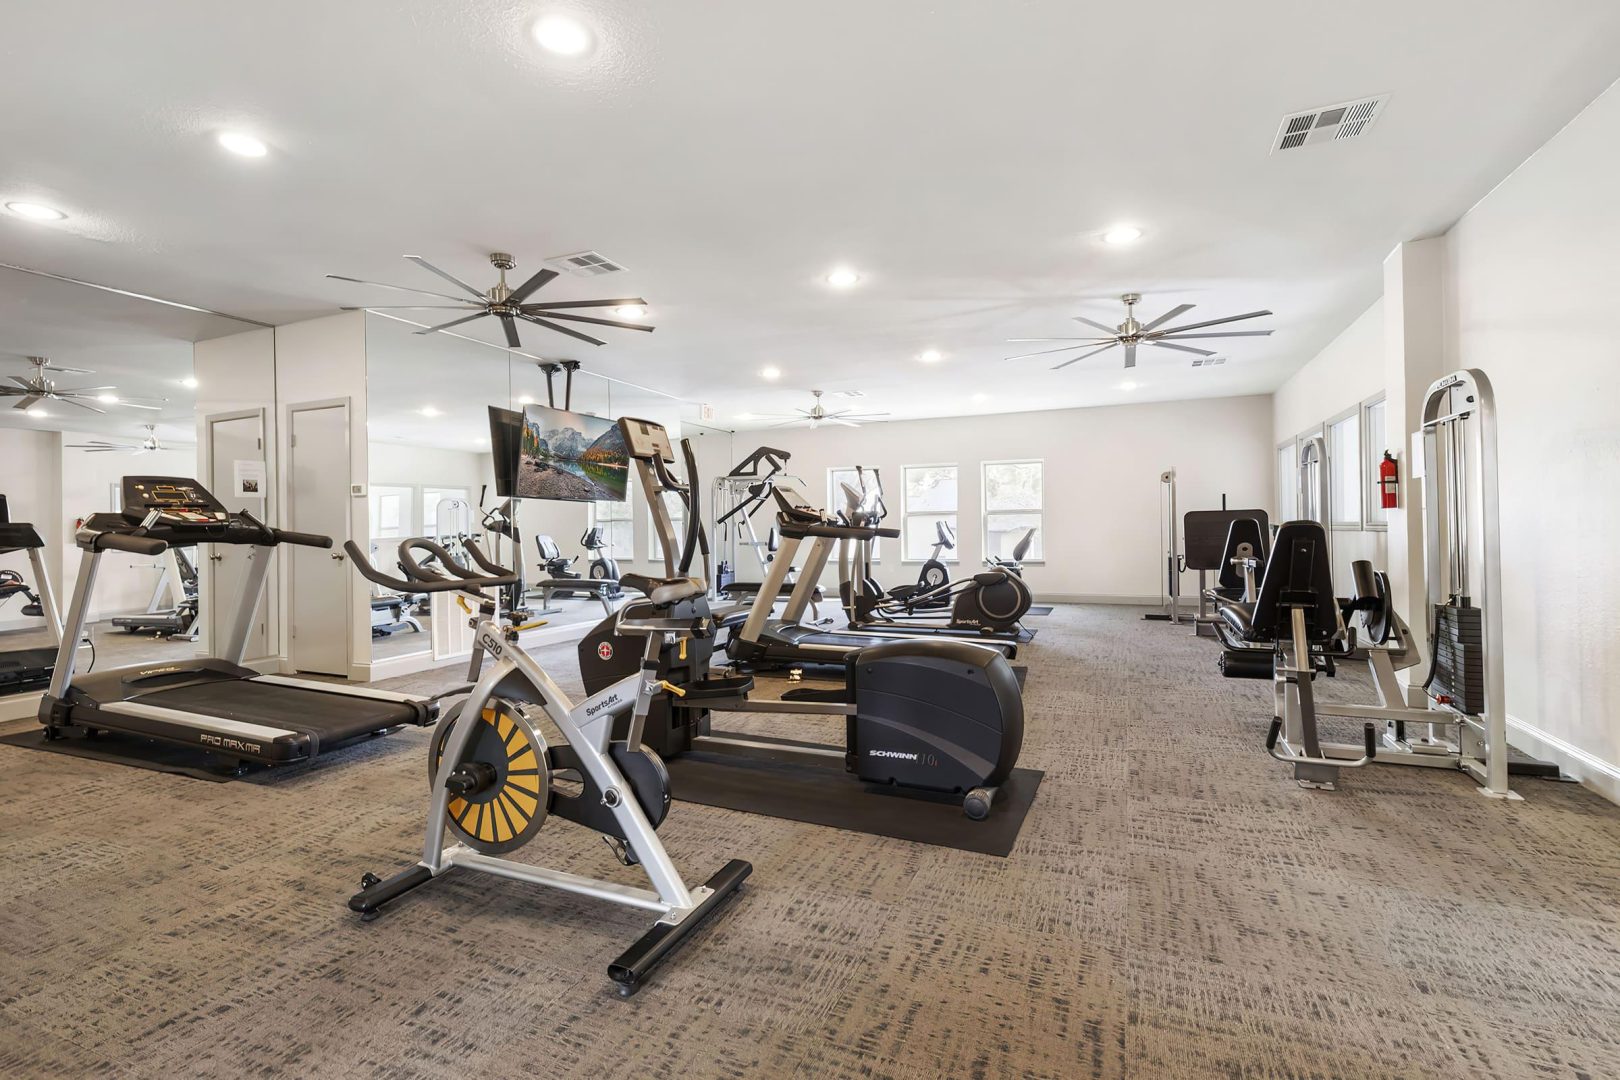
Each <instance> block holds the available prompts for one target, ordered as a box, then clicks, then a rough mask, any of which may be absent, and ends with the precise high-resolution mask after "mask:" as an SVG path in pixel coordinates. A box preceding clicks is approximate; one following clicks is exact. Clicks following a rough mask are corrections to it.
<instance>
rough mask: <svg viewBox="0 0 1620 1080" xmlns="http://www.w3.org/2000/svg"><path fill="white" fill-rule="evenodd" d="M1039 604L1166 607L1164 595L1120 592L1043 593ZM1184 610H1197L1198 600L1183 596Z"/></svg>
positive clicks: (1182, 607) (1182, 608)
mask: <svg viewBox="0 0 1620 1080" xmlns="http://www.w3.org/2000/svg"><path fill="white" fill-rule="evenodd" d="M1035 602H1036V603H1037V604H1114V605H1118V606H1119V607H1150V608H1162V607H1164V597H1162V596H1131V595H1121V594H1118V593H1050V594H1048V593H1043V594H1041V595H1040V596H1037V597H1035ZM1179 606H1180V608H1181V610H1182V611H1197V610H1198V604H1197V602H1196V601H1193V602H1189V601H1188V600H1187V598H1186V597H1182V598H1181V603H1180V605H1179Z"/></svg>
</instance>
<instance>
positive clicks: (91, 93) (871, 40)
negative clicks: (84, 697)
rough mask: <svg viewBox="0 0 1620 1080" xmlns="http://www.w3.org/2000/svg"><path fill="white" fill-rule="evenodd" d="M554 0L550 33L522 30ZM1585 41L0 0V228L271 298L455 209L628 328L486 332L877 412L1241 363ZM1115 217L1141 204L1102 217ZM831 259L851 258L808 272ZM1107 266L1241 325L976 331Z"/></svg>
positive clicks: (733, 410)
mask: <svg viewBox="0 0 1620 1080" xmlns="http://www.w3.org/2000/svg"><path fill="white" fill-rule="evenodd" d="M558 6H563V7H566V8H567V9H568V10H570V11H572V12H574V13H575V14H577V15H578V16H580V17H581V18H582V19H583V20H584V21H586V22H587V23H588V24H590V25H591V26H592V27H593V28H594V29H595V31H596V32H597V34H598V37H599V39H600V45H599V47H598V48H597V50H596V51H595V52H594V53H593V54H592V55H590V56H589V57H586V58H579V59H563V58H558V57H554V56H550V55H547V54H544V53H542V52H541V51H540V50H539V49H538V48H537V47H536V46H535V45H534V43H533V42H532V39H531V38H530V37H529V35H528V30H529V27H530V25H531V24H532V23H533V21H534V19H535V17H536V16H537V15H538V14H539V13H540V12H542V11H545V10H552V9H554V8H556V7H558ZM1617 57H1620V4H1615V3H1614V2H1613V0H1543V2H1540V3H1537V4H1524V3H1519V2H1516V0H1424V2H1423V3H1419V4H1414V3H1411V2H1410V0H1401V2H1397V0H1365V2H1363V3H1360V4H1356V5H1354V6H1353V7H1348V8H1347V7H1342V6H1335V7H1329V6H1317V5H1301V4H1299V3H1298V2H1297V0H1233V2H1230V3H1225V4H1210V3H1207V2H1203V0H1196V2H1195V0H1160V2H1157V3H1147V4H1126V5H1097V4H1078V3H1074V2H1073V0H1050V2H1046V0H1025V2H1019V3H1012V2H1004V3H989V2H982V0H981V2H970V0H956V2H941V0H884V2H883V3H872V2H871V0H860V2H857V0H824V2H822V3H817V4H786V3H779V2H766V0H666V2H664V3H660V4H656V5H655V4H645V3H635V2H632V0H565V2H564V3H562V4H560V5H551V4H547V3H545V2H544V0H540V2H535V3H530V2H517V0H463V2H460V3H454V4H451V3H444V2H443V0H410V2H400V0H387V2H384V0H344V2H343V3H336V4H335V3H331V2H329V0H328V2H320V3H316V2H313V0H282V2H280V3H276V4H271V5H259V6H255V7H244V6H242V5H233V4H212V5H199V4H195V3H189V2H180V0H149V2H146V3H140V4H122V5H108V4H100V3H93V2H91V0H76V2H74V0H68V2H58V3H55V4H15V5H11V8H10V10H9V11H8V13H7V17H6V31H5V35H4V38H3V40H0V79H3V80H4V82H5V84H6V90H7V95H6V96H7V100H8V101H10V102H12V103H13V104H12V105H11V106H9V107H8V108H7V109H6V110H5V128H6V130H5V138H4V153H3V155H0V201H6V200H10V199H28V200H32V201H39V202H45V203H48V204H51V205H55V206H58V207H60V208H62V209H63V210H66V211H67V212H68V213H69V214H70V215H71V217H70V218H69V219H68V220H67V221H65V222H61V223H56V224H46V225H41V224H35V223H31V222H25V221H21V220H18V219H15V218H12V217H9V216H6V215H3V214H0V259H3V261H8V262H14V263H21V264H24V265H29V266H35V267H39V268H42V269H46V270H50V271H53V272H56V273H63V274H70V275H73V276H79V277H85V278H90V279H93V280H97V281H102V282H106V283H108V284H113V285H118V286H122V287H125V288H130V289H137V290H140V291H143V292H148V293H155V294H158V295H163V296H169V297H173V298H175V299H180V300H184V301H187V302H189V303H193V304H197V305H199V306H203V307H208V308H213V309H216V310H221V311H227V312H231V313H234V314H240V315H245V316H249V317H252V318H256V319H261V320H265V321H269V322H278V323H279V322H285V321H288V320H292V319H297V318H301V317H306V316H311V315H317V314H321V313H325V312H329V311H331V310H333V309H334V308H335V307H336V306H338V305H342V304H355V303H378V304H382V303H394V302H398V299H399V298H400V297H401V296H402V294H397V293H395V294H390V293H386V292H384V291H382V290H370V289H367V288H365V287H363V286H357V285H349V284H345V283H341V282H333V281H327V280H324V279H323V277H322V275H323V274H325V273H340V274H348V275H352V276H356V277H363V278H373V279H380V280H383V281H390V282H395V283H399V284H405V285H411V284H416V285H420V286H422V287H423V288H428V289H434V288H437V287H440V286H442V284H443V283H441V282H439V281H438V279H436V278H433V277H431V276H430V275H428V274H426V273H425V272H424V271H421V270H419V269H417V268H415V267H413V266H410V265H409V264H407V263H405V262H404V261H403V260H402V259H400V256H401V255H403V254H407V253H410V254H420V255H423V256H425V257H427V258H429V259H431V260H433V261H435V262H437V263H439V264H440V265H442V266H444V267H445V268H447V269H449V270H451V271H452V272H454V273H457V274H459V275H461V276H463V277H467V278H470V279H471V280H473V282H474V283H475V284H478V285H480V286H483V285H486V284H488V283H489V280H490V279H491V278H492V274H491V273H490V271H489V268H488V266H487V263H486V262H485V261H484V259H485V254H486V253H487V252H489V251H491V250H497V249H498V250H504V251H510V252H512V253H514V254H515V255H516V256H517V258H518V260H519V275H520V276H521V275H522V274H523V272H524V271H530V272H532V271H533V270H534V269H537V268H538V266H539V263H540V260H541V259H543V258H545V257H549V256H553V255H558V254H563V253H567V252H573V251H578V250H582V249H587V248H594V249H597V250H599V251H601V252H603V253H604V254H606V255H607V256H609V257H610V258H613V259H617V260H620V261H622V262H623V263H624V264H625V265H627V266H628V267H629V268H630V271H629V272H628V273H626V274H624V275H622V276H617V277H609V278H606V279H600V280H596V281H580V280H576V279H565V280H559V281H558V282H556V283H554V284H553V285H552V286H551V287H549V288H548V289H547V290H546V292H545V293H544V294H542V295H541V296H539V297H537V298H536V299H567V298H579V297H589V296H601V295H620V294H624V293H638V294H641V295H644V296H645V297H647V299H648V300H649V301H651V305H652V307H651V310H652V316H653V321H655V322H656V324H657V325H658V331H657V333H655V334H653V335H650V336H646V335H640V334H632V333H629V332H613V331H609V332H608V333H607V334H604V335H603V336H609V335H611V340H610V342H609V344H608V345H607V346H605V347H602V348H600V349H593V348H591V347H590V346H587V345H582V344H577V343H574V342H572V341H569V340H567V339H562V338H558V337H555V336H548V335H546V334H545V332H544V331H541V330H539V329H538V328H535V329H533V330H532V331H525V343H526V344H528V345H530V346H533V347H535V348H537V349H542V350H545V351H546V352H547V354H548V355H555V356H558V357H577V358H580V359H583V360H586V361H587V362H588V363H589V364H590V365H591V366H592V367H593V368H594V369H596V370H599V371H602V372H604V373H607V374H610V375H614V376H618V377H621V378H625V379H629V380H631V381H634V382H638V383H641V384H644V385H648V386H652V387H656V388H658V389H660V390H664V391H668V392H670V393H674V394H678V395H682V396H685V397H689V398H693V399H697V400H703V401H710V402H713V403H715V404H716V405H717V406H718V408H719V412H720V415H721V417H722V418H723V419H724V418H727V417H735V416H736V415H737V414H738V413H740V412H745V411H747V412H777V411H781V410H782V409H784V408H786V407H788V406H791V405H799V404H804V403H807V402H808V393H807V391H808V390H809V389H811V388H822V389H827V390H842V389H846V388H856V389H860V390H863V391H865V392H866V397H865V399H864V400H863V401H862V402H861V403H860V404H861V405H862V407H863V408H868V409H881V410H887V411H889V412H891V413H893V414H894V415H896V416H928V415H954V414H963V413H974V412H988V411H1005V410H1016V409H1029V408H1042V407H1052V406H1058V405H1078V404H1091V403H1097V402H1103V401H1114V400H1124V399H1155V398H1169V397H1188V396H1200V395H1223V394H1237V393H1249V392H1257V391H1262V392H1263V391H1267V390H1270V389H1272V388H1273V387H1275V386H1276V385H1277V384H1278V382H1279V381H1280V380H1281V379H1282V378H1283V377H1284V376H1285V375H1286V373H1287V372H1289V371H1291V370H1292V369H1294V368H1295V367H1297V366H1298V365H1299V364H1300V363H1301V362H1303V361H1304V360H1305V359H1307V358H1308V357H1309V356H1310V355H1312V354H1313V353H1314V352H1315V351H1316V350H1317V349H1318V348H1319V347H1320V346H1321V345H1322V344H1324V343H1325V342H1326V341H1327V340H1328V339H1330V338H1331V337H1332V336H1333V335H1334V334H1335V333H1337V332H1338V331H1339V330H1340V329H1342V328H1343V327H1344V326H1345V325H1346V324H1347V323H1348V322H1349V321H1350V319H1351V318H1352V317H1353V316H1354V315H1355V314H1357V313H1358V312H1359V311H1360V310H1361V309H1363V308H1364V307H1365V306H1366V304H1367V303H1369V302H1370V301H1371V300H1372V299H1373V298H1374V297H1375V296H1376V294H1377V291H1378V287H1379V281H1378V264H1379V261H1380V260H1381V259H1382V257H1383V256H1384V255H1385V254H1386V253H1387V252H1388V250H1389V249H1390V248H1391V247H1392V246H1393V245H1394V244H1396V243H1398V242H1399V241H1401V240H1404V239H1409V238H1413V237H1418V236H1424V235H1431V234H1434V233H1437V232H1439V231H1442V230H1444V229H1445V228H1446V227H1447V226H1448V225H1449V224H1450V223H1451V222H1452V221H1454V220H1455V219H1456V218H1457V217H1458V216H1459V215H1460V214H1461V213H1462V212H1464V211H1465V210H1466V209H1467V208H1468V207H1469V206H1470V205H1471V204H1472V203H1473V202H1474V201H1476V200H1477V199H1478V198H1479V197H1480V196H1481V195H1483V194H1484V193H1485V192H1486V191H1487V190H1488V189H1489V188H1490V187H1491V186H1492V185H1493V184H1494V183H1496V182H1497V181H1499V180H1500V179H1501V178H1502V177H1503V176H1504V175H1506V174H1507V173H1508V172H1509V171H1510V170H1511V169H1512V168H1513V167H1514V166H1515V165H1516V164H1517V163H1518V162H1520V161H1521V160H1523V159H1524V158H1525V157H1526V156H1527V155H1528V154H1529V153H1531V152H1532V151H1533V150H1534V149H1535V148H1536V147H1537V146H1539V145H1540V144H1541V143H1542V142H1543V141H1545V140H1546V139H1547V138H1548V137H1549V136H1550V135H1551V134H1552V133H1553V132H1554V131H1555V130H1557V128H1558V127H1559V126H1561V125H1562V124H1563V123H1565V122H1567V121H1568V120H1569V119H1570V118H1571V117H1572V116H1573V115H1574V114H1575V113H1576V112H1577V111H1578V110H1579V109H1580V108H1581V107H1582V106H1583V105H1585V104H1586V103H1587V102H1588V101H1590V100H1591V99H1592V98H1593V97H1595V96H1596V95H1597V94H1598V93H1599V92H1600V91H1601V90H1602V89H1603V87H1605V86H1606V85H1607V84H1608V83H1610V82H1611V81H1612V80H1613V79H1614V78H1615V77H1616V76H1617V75H1620V59H1617ZM1376 93H1387V94H1389V95H1390V98H1389V103H1388V105H1387V107H1386V110H1385V113H1384V115H1383V116H1382V118H1381V119H1380V120H1379V122H1378V123H1377V125H1376V126H1375V127H1374V128H1372V129H1371V131H1370V132H1369V133H1368V134H1367V135H1366V136H1364V137H1362V138H1359V139H1357V140H1355V141H1353V142H1348V143H1344V144H1335V145H1329V146H1326V147H1322V148H1313V149H1308V150H1302V151H1297V152H1293V153H1288V154H1283V155H1279V156H1271V155H1269V154H1268V149H1269V145H1270V140H1271V138H1272V136H1273V134H1274V132H1275V130H1276V126H1277V123H1278V121H1279V120H1280V118H1281V117H1282V116H1283V115H1284V114H1285V113H1287V112H1290V111H1295V110H1300V109H1305V108H1309V107H1311V106H1314V105H1321V104H1326V103H1330V102H1336V101H1342V100H1345V99H1348V98H1352V97H1356V96H1360V95H1368V94H1376ZM225 128H237V129H246V130H250V131H252V132H255V133H257V134H258V135H260V136H261V137H262V138H264V139H265V140H266V141H267V142H268V143H269V144H270V146H271V153H270V155H269V156H268V157H266V158H264V159H260V160H245V159H240V158H236V157H232V156H230V155H227V154H225V153H223V152H222V151H220V150H219V149H218V148H217V147H216V146H215V145H214V142H213V136H214V135H215V134H216V133H217V132H218V131H219V130H221V129H225ZM1116 222H1131V223H1134V224H1137V225H1139V226H1140V227H1142V228H1143V229H1144V230H1145V231H1146V235H1145V237H1144V239H1143V240H1142V241H1141V242H1140V243H1139V244H1137V245H1135V246H1134V247H1132V248H1129V249H1111V248H1105V247H1103V246H1102V245H1101V244H1099V243H1098V242H1097V241H1096V239H1095V236H1096V234H1097V233H1099V232H1100V231H1101V230H1102V229H1104V228H1105V227H1107V226H1109V225H1112V224H1114V223H1116ZM836 264H848V265H851V266H854V267H856V268H858V269H859V270H860V271H861V272H862V273H863V274H864V275H865V280H864V281H863V283H862V284H861V285H860V286H859V287H858V288H856V289H854V290H851V291H849V292H843V293H840V292H835V291H833V290H831V289H829V288H828V287H827V286H826V285H825V284H824V282H823V281H822V280H821V279H822V276H823V275H824V274H825V273H826V271H827V270H828V269H830V268H831V267H832V266H834V265H836ZM1126 290H1136V291H1141V292H1143V293H1145V294H1146V296H1147V299H1146V300H1145V301H1144V303H1143V305H1142V307H1143V311H1144V313H1145V314H1148V315H1152V314H1155V313H1157V312H1159V311H1162V310H1164V309H1166V308H1168V307H1170V306H1172V305H1174V304H1176V303H1183V302H1185V303H1195V304H1197V305H1198V308H1197V310H1196V312H1195V313H1194V314H1193V316H1192V317H1203V318H1209V317H1214V316H1218V315H1223V314H1230V313H1235V312H1239V311H1247V310H1251V309H1254V308H1260V307H1269V308H1271V309H1273V310H1274V311H1275V312H1276V313H1277V314H1276V317H1275V318H1274V319H1272V320H1269V323H1268V325H1270V326H1273V327H1275V328H1276V330H1277V333H1276V334H1275V336H1274V337H1272V338H1269V339H1249V340H1247V341H1240V342H1239V343H1238V344H1234V345H1233V346H1232V347H1231V349H1230V351H1229V352H1228V353H1227V355H1228V356H1230V361H1229V362H1228V363H1227V364H1226V365H1224V366H1222V367H1217V368H1214V369H1211V370H1207V371H1205V370H1192V369H1190V368H1189V367H1188V366H1187V364H1186V362H1185V360H1184V359H1182V358H1180V357H1175V356H1174V354H1170V353H1163V354H1162V357H1152V358H1148V357H1144V358H1143V364H1142V367H1141V368H1140V369H1139V370H1138V373H1136V374H1135V375H1134V376H1132V377H1133V378H1134V379H1135V380H1136V381H1137V382H1139V383H1141V384H1142V385H1141V387H1140V389H1138V390H1137V391H1136V392H1135V393H1134V394H1133V395H1127V394H1126V393H1124V392H1122V391H1120V390H1118V389H1117V388H1116V386H1117V384H1118V382H1119V381H1120V380H1121V379H1122V378H1123V377H1124V376H1122V374H1121V372H1120V370H1119V368H1118V364H1119V361H1118V359H1117V356H1118V354H1117V352H1116V353H1114V354H1111V355H1105V356H1104V357H1102V358H1099V359H1098V360H1096V361H1088V362H1085V363H1083V364H1080V365H1076V366H1075V367H1073V368H1070V369H1068V370H1066V371H1064V372H1058V373H1052V372H1049V371H1048V370H1047V368H1048V367H1049V364H1048V363H1045V362H1043V360H1042V359H1039V358H1038V359H1034V360H1025V361H1017V362H1012V363H1007V362H1004V361H1003V360H1002V359H1001V358H1002V357H1004V356H1009V355H1012V354H1013V353H1014V352H1018V351H1025V350H1024V349H1020V348H1016V347H1011V346H1007V345H1004V344H1002V339H1004V338H1008V337H1041V336H1058V335H1063V334H1069V333H1075V332H1076V331H1075V330H1074V327H1075V326H1076V324H1074V323H1072V322H1070V321H1069V318H1070V316H1073V315H1077V314H1086V315H1089V316H1091V317H1093V318H1098V319H1101V320H1102V321H1105V322H1110V323H1112V322H1116V321H1117V320H1118V307H1117V303H1116V302H1114V301H1113V300H1111V299H1110V298H1111V297H1115V296H1117V295H1118V294H1119V293H1120V292H1123V291H1126ZM473 332H474V333H476V334H479V335H492V328H490V327H488V326H487V325H481V326H480V327H479V328H477V329H474V330H473ZM6 347H7V348H9V347H10V346H6ZM30 347H35V346H30ZM37 347H42V348H46V349H47V350H50V349H54V348H55V346H54V345H53V344H52V343H51V342H49V341H47V342H44V343H42V344H41V345H40V346H37ZM928 348H937V349H940V350H942V351H943V352H945V353H946V354H947V360H946V361H945V362H944V363H942V364H940V365H937V366H933V367H927V366H924V365H921V364H918V363H917V362H916V361H915V359H914V357H915V356H916V354H918V353H919V352H921V351H923V350H924V349H928ZM1157 351H1158V350H1144V352H1157ZM768 364H769V365H774V366H776V367H779V368H781V369H782V371H783V373H784V374H783V377H782V378H781V380H780V382H779V383H777V384H775V385H767V384H765V383H763V382H762V381H761V380H760V379H759V378H758V376H757V372H758V370H759V369H760V368H762V367H764V366H766V365H768ZM975 393H978V394H983V395H985V397H984V399H983V400H977V401H976V400H974V398H973V397H972V395H973V394H975Z"/></svg>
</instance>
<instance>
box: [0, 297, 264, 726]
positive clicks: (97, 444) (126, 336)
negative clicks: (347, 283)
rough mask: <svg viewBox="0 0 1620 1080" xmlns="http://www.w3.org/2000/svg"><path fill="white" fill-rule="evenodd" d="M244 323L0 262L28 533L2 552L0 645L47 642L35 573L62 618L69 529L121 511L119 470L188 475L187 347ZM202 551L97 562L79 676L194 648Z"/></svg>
mask: <svg viewBox="0 0 1620 1080" xmlns="http://www.w3.org/2000/svg"><path fill="white" fill-rule="evenodd" d="M247 328H248V327H247V324H245V323H242V322H239V321H236V320H232V319H229V318H224V317H220V316H215V315H210V314H207V313H202V312H193V311H187V310H184V309H179V308H175V307H170V306H166V305H162V304H156V303H153V302H150V301H147V300H142V299H139V298H136V297H132V296H127V295H122V294H119V293H114V292H109V291H106V290H102V289H97V288H93V287H90V286H87V285H84V284H77V283H74V282H70V281H63V280H60V279H56V278H50V277H45V276H42V275H37V274H29V273H24V272H22V271H18V270H13V269H5V268H0V382H4V383H5V384H7V389H6V392H5V393H4V394H3V395H0V461H3V462H4V463H5V467H4V469H0V495H3V496H4V497H5V505H6V512H7V514H8V515H9V517H10V520H11V523H12V524H13V525H14V526H19V525H28V526H32V529H31V530H28V531H25V530H22V529H14V530H12V531H9V532H7V533H6V534H5V535H6V537H7V539H8V542H7V543H6V544H5V545H4V546H6V547H17V550H12V551H9V552H8V553H6V554H0V651H5V652H11V651H14V650H20V649H35V648H49V647H50V646H51V645H52V644H53V643H54V640H55V634H54V633H53V631H52V629H51V627H50V626H49V624H48V623H49V620H48V618H47V615H46V605H44V604H43V603H42V602H41V600H39V599H35V598H36V597H41V595H42V590H41V579H42V578H44V579H47V580H48V581H49V583H50V585H51V589H52V591H53V593H54V596H55V599H56V600H57V606H58V607H59V609H60V611H61V612H62V613H63V614H64V615H65V614H66V612H67V609H68V605H69V604H70V603H71V602H72V600H73V587H74V582H75V575H76V573H77V570H78V566H79V557H80V551H79V549H78V547H77V546H76V545H75V544H74V542H73V536H74V531H75V529H76V527H77V524H78V522H79V521H80V520H82V519H83V518H86V517H88V516H89V515H91V514H94V513H99V512H103V511H113V510H119V509H121V506H120V491H121V486H122V479H123V477H124V476H126V475H131V474H148V475H151V474H157V475H177V476H187V477H191V476H196V475H197V471H198V467H197V446H196V417H195V383H194V381H193V370H192V344H193V342H195V341H199V340H203V339H205V338H209V337H219V336H223V335H226V334H234V333H238V332H240V331H241V330H243V329H247ZM30 358H43V362H42V360H40V359H30ZM25 384H26V385H25ZM30 388H33V389H32V390H31V389H30ZM36 390H37V391H42V392H34V391H36ZM31 534H37V536H38V538H39V540H40V541H41V542H42V543H43V547H41V548H39V549H37V550H38V556H39V558H38V563H37V567H36V562H35V560H34V559H32V558H30V554H29V550H28V549H27V548H26V547H19V546H18V544H17V542H18V541H21V540H23V539H27V538H29V537H30V535H31ZM198 550H199V549H196V548H192V549H182V550H176V551H173V552H171V553H169V554H166V555H163V556H160V557H158V558H144V557H139V556H133V555H125V554H121V553H118V552H109V553H108V554H106V555H104V556H103V558H102V562H101V568H100V571H99V574H98V576H97V578H96V581H95V586H94V590H95V591H94V594H93V596H92V598H91V607H90V620H89V624H88V631H89V645H88V646H86V647H85V649H84V650H83V651H82V653H81V655H80V657H79V660H78V666H79V670H80V671H81V672H82V671H84V670H86V669H87V668H92V669H93V670H102V669H104V668H107V667H116V666H121V665H124V664H133V663H140V662H145V661H151V660H163V659H170V658H175V657H189V656H192V655H194V654H196V653H197V652H198V651H199V650H200V649H201V648H202V642H201V641H200V640H199V631H200V630H201V629H202V628H203V627H204V626H205V625H206V612H204V611H202V610H201V608H202V603H203V596H204V593H205V591H206V590H199V588H198V569H199V568H198V567H197V565H196V560H197V555H198ZM0 692H3V691H0ZM11 696H15V697H18V698H19V699H20V695H11ZM13 704H16V702H13Z"/></svg>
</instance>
